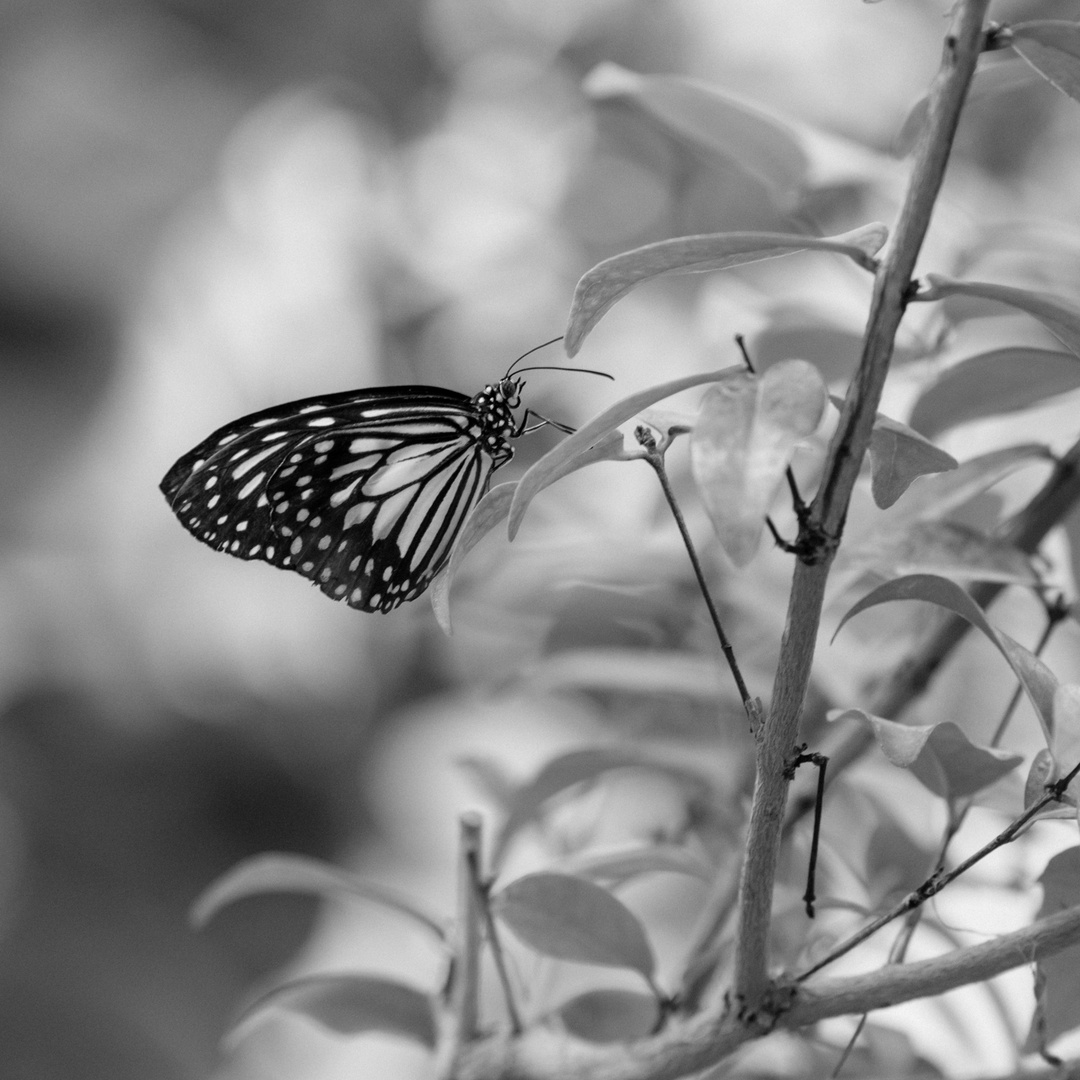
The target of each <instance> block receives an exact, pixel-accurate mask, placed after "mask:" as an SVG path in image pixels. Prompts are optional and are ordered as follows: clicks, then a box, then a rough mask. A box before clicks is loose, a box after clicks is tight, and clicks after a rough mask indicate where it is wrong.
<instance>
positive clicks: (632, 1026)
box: [558, 989, 660, 1043]
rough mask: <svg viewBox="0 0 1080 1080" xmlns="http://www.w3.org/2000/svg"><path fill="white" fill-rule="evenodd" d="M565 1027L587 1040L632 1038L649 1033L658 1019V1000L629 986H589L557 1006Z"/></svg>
mask: <svg viewBox="0 0 1080 1080" xmlns="http://www.w3.org/2000/svg"><path fill="white" fill-rule="evenodd" d="M558 1015H559V1017H560V1018H561V1019H562V1022H563V1024H564V1025H565V1027H566V1030H567V1031H569V1032H570V1034H571V1035H576V1036H577V1037H578V1038H579V1039H587V1040H588V1041H589V1042H596V1043H610V1042H632V1041H633V1040H634V1039H643V1038H645V1036H646V1035H650V1034H652V1033H653V1032H654V1031H655V1030H656V1027H657V1025H658V1024H659V1023H660V1003H659V1002H658V1001H657V1000H656V998H655V997H653V996H652V995H650V994H638V993H635V992H634V991H632V990H615V989H611V990H590V991H588V992H587V993H584V994H579V995H578V996H577V997H575V998H571V999H570V1000H569V1001H567V1002H566V1003H565V1004H564V1005H562V1006H561V1007H560V1009H559V1014H558Z"/></svg>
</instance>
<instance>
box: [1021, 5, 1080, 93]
mask: <svg viewBox="0 0 1080 1080" xmlns="http://www.w3.org/2000/svg"><path fill="white" fill-rule="evenodd" d="M1011 29H1012V47H1013V48H1014V49H1015V50H1016V51H1017V52H1018V53H1019V54H1020V55H1021V56H1022V57H1023V58H1024V59H1025V60H1026V61H1027V62H1028V63H1029V64H1030V65H1031V66H1032V67H1033V68H1034V69H1035V70H1036V71H1037V72H1038V73H1039V74H1040V75H1041V76H1042V77H1043V78H1044V79H1046V81H1047V82H1049V83H1052V84H1053V85H1054V86H1056V87H1057V88H1058V89H1059V90H1060V91H1061V92H1062V93H1063V94H1065V95H1067V96H1068V97H1071V98H1072V99H1073V101H1080V23H1075V22H1065V21H1063V20H1059V19H1045V20H1042V19H1041V20H1039V21H1037V22H1026V23H1016V24H1015V25H1014V26H1013V27H1011Z"/></svg>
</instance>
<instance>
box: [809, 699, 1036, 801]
mask: <svg viewBox="0 0 1080 1080" xmlns="http://www.w3.org/2000/svg"><path fill="white" fill-rule="evenodd" d="M851 718H854V719H860V720H862V721H864V722H865V723H867V724H869V725H870V728H871V729H872V730H873V732H874V738H875V739H876V740H877V744H878V746H880V747H881V750H882V753H884V755H885V757H886V758H887V759H888V760H889V761H890V762H891V763H892V764H893V765H896V766H897V767H898V768H901V769H910V770H911V772H912V775H913V776H915V777H916V778H917V779H918V780H919V782H920V783H921V784H922V785H923V786H924V787H926V788H928V789H929V790H930V791H932V792H933V793H934V794H935V795H940V796H941V797H942V798H943V799H950V800H952V799H960V798H964V797H965V796H967V795H974V794H975V792H976V791H981V790H982V789H983V788H985V787H989V786H990V785H991V784H993V783H996V782H997V781H998V780H1000V779H1001V778H1002V777H1003V776H1005V775H1006V774H1007V773H1010V772H1012V771H1013V769H1015V768H1016V766H1017V765H1019V764H1020V762H1021V761H1023V760H1024V759H1023V756H1022V755H1021V754H1010V753H1008V752H1006V751H1005V750H996V749H994V748H993V747H989V746H978V745H976V744H975V743H973V742H971V740H970V739H968V737H967V736H966V735H965V734H964V732H963V731H961V730H960V728H958V727H957V726H956V724H954V723H953V722H952V721H951V720H946V721H944V722H943V723H940V724H928V725H925V726H915V725H913V724H898V723H896V722H895V721H893V720H886V719H884V718H883V717H880V716H873V715H872V714H870V713H866V712H863V711H862V709H845V710H843V711H834V712H831V713H830V714H829V719H830V720H834V719H835V720H846V719H851Z"/></svg>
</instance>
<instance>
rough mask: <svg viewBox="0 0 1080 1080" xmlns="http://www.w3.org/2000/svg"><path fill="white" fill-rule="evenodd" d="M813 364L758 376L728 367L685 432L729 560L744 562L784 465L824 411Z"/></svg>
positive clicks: (787, 364) (786, 364) (783, 366)
mask: <svg viewBox="0 0 1080 1080" xmlns="http://www.w3.org/2000/svg"><path fill="white" fill-rule="evenodd" d="M826 398H827V391H826V387H825V383H824V381H823V380H822V378H821V376H820V375H819V374H818V371H817V369H816V368H815V367H814V366H813V364H808V363H807V362H806V361H805V360H785V361H781V362H780V363H779V364H775V365H773V366H772V367H771V368H769V369H768V371H766V372H765V374H764V375H761V376H757V375H751V374H750V373H749V372H746V371H737V372H733V373H732V374H731V375H729V376H728V377H727V378H725V379H724V380H722V381H721V382H719V384H718V385H717V386H715V387H713V388H712V389H710V390H709V391H708V392H707V393H706V395H705V397H704V399H703V400H702V403H701V413H700V415H699V417H698V422H697V424H696V425H695V427H694V430H693V432H691V435H690V465H691V469H692V471H693V474H694V481H695V483H696V484H697V488H698V491H699V492H700V494H701V499H702V502H703V503H704V504H705V509H706V511H707V512H708V514H709V518H710V520H711V521H712V523H713V529H714V530H715V532H716V535H717V537H718V538H719V540H720V544H721V546H722V547H723V549H724V551H725V552H726V553H727V555H728V557H729V558H730V559H731V561H732V562H733V563H735V565H736V566H745V565H746V563H748V562H749V561H750V560H751V559H752V558H753V557H754V553H755V551H756V550H757V547H758V543H759V541H760V539H761V533H762V531H763V529H764V528H765V516H766V515H767V514H768V512H769V509H770V507H771V506H772V502H773V499H774V498H775V497H776V492H777V489H778V488H779V486H780V485H781V484H782V483H783V481H784V470H785V469H786V468H787V467H788V465H789V464H790V463H791V459H792V457H793V456H794V453H795V448H796V446H797V445H798V443H799V442H800V441H801V440H802V439H805V438H807V437H808V436H810V435H812V434H813V433H814V431H815V430H816V429H817V426H818V424H819V423H820V421H821V415H822V413H823V412H824V411H825V401H826Z"/></svg>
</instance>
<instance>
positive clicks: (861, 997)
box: [781, 905, 1080, 1027]
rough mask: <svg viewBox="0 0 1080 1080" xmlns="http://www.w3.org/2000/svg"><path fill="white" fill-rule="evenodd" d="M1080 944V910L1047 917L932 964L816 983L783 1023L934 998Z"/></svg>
mask: <svg viewBox="0 0 1080 1080" xmlns="http://www.w3.org/2000/svg"><path fill="white" fill-rule="evenodd" d="M1077 942H1080V905H1077V906H1076V907H1071V908H1066V909H1065V910H1064V911H1059V912H1057V913H1056V914H1054V915H1047V916H1046V918H1043V919H1039V920H1038V921H1036V922H1034V923H1032V924H1031V925H1030V926H1025V927H1024V928H1023V929H1022V930H1014V931H1013V932H1012V933H1011V934H1002V935H1001V936H1000V937H997V938H994V940H993V941H987V942H984V943H982V944H980V945H972V946H970V947H969V948H967V949H959V950H957V951H956V952H951V953H946V954H945V955H944V956H936V957H934V958H933V959H932V960H919V961H916V962H914V963H909V964H896V965H890V966H889V967H884V968H881V969H880V970H878V971H873V972H870V973H869V974H866V975H854V976H852V977H850V978H846V979H820V980H815V981H813V982H811V983H809V984H808V985H806V986H805V987H804V992H802V993H800V994H799V997H798V1000H797V1001H796V1002H795V1004H794V1005H793V1006H792V1008H791V1009H790V1010H789V1011H788V1012H786V1013H785V1014H784V1016H783V1017H782V1019H781V1024H782V1025H783V1026H784V1027H803V1026H804V1025H806V1024H814V1023H817V1021H819V1020H825V1019H827V1018H829V1017H833V1016H841V1015H843V1014H845V1013H863V1012H868V1011H872V1010H874V1009H884V1008H887V1007H888V1006H889V1005H899V1004H900V1003H901V1002H904V1001H914V1000H916V999H917V998H924V997H934V996H936V995H938V994H944V993H945V992H946V991H948V990H955V989H956V988H957V987H959V986H967V985H969V984H970V983H978V982H984V981H985V980H987V979H992V978H994V976H995V975H1000V974H1002V972H1005V971H1011V970H1012V969H1013V968H1016V967H1021V966H1023V965H1025V964H1033V963H1035V961H1036V960H1042V959H1045V958H1046V957H1047V956H1053V954H1054V953H1057V952H1061V950H1062V949H1067V948H1069V947H1070V946H1071V945H1075V944H1077Z"/></svg>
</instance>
